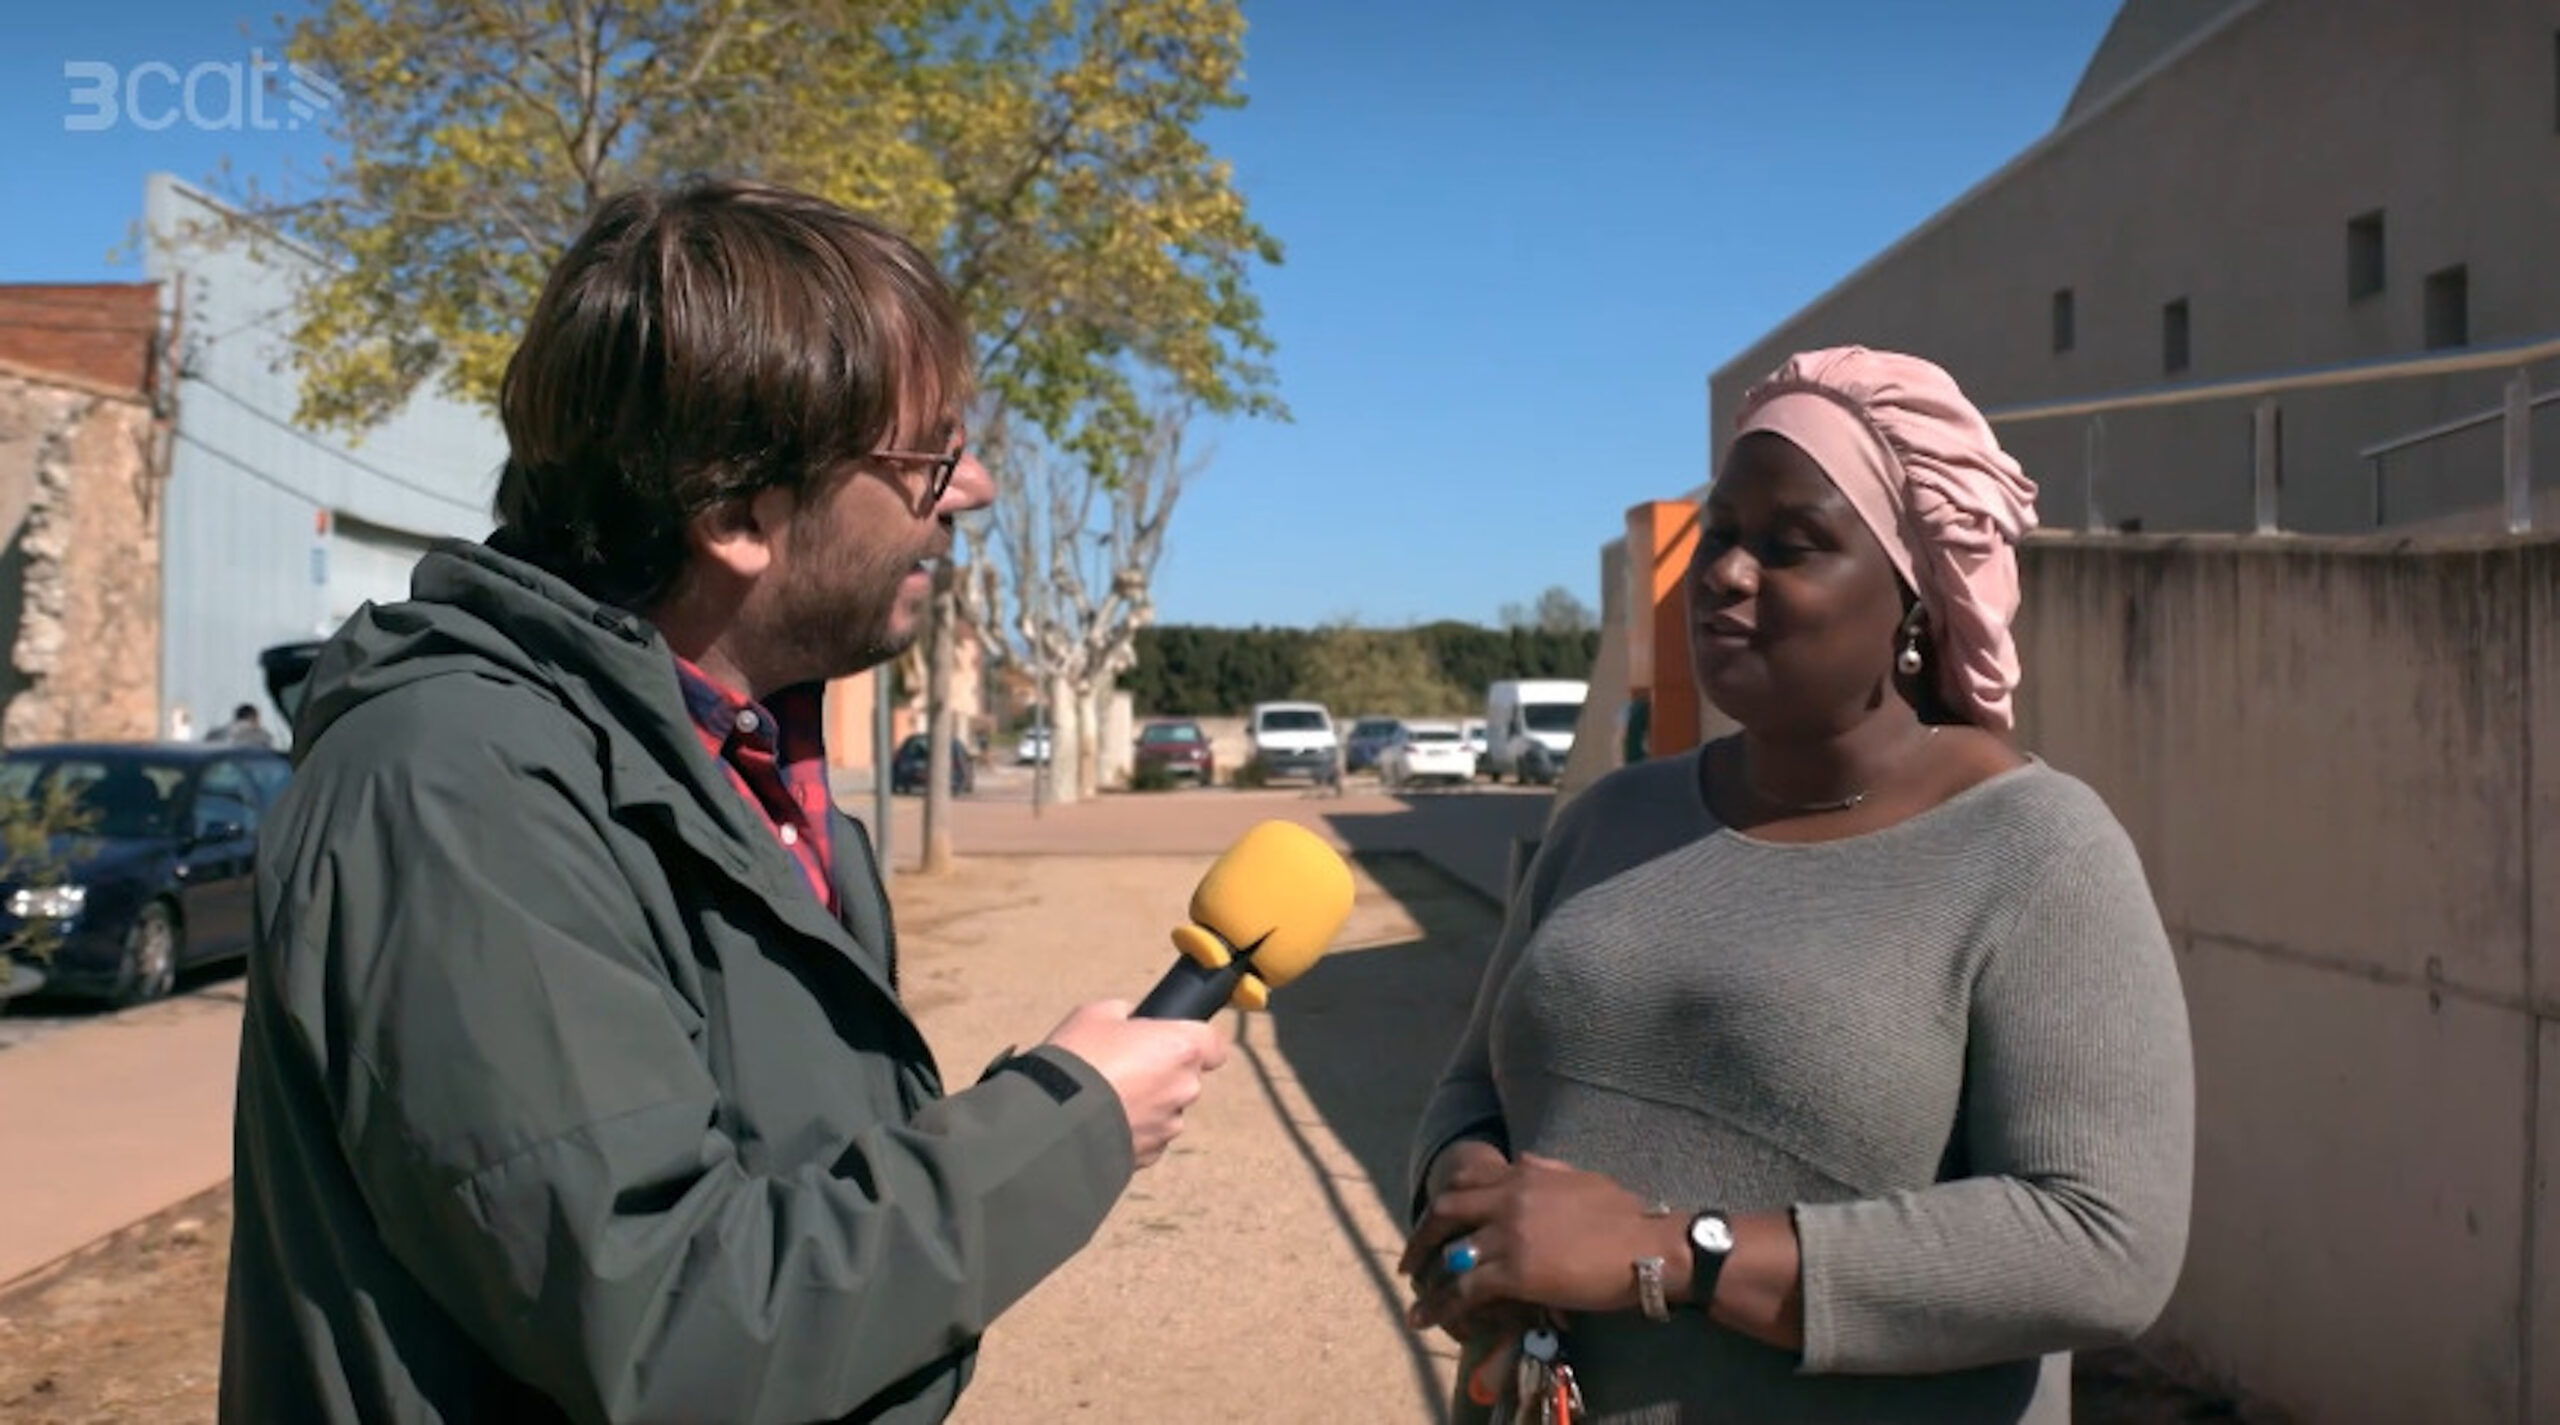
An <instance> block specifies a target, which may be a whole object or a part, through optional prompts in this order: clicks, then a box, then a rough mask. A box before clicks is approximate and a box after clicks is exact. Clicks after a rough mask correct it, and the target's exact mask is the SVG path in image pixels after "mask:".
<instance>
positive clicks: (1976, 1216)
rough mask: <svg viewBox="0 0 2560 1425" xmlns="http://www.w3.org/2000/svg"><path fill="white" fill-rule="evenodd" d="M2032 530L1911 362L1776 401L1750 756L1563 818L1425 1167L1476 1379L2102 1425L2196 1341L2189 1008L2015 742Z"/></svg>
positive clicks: (1740, 751)
mask: <svg viewBox="0 0 2560 1425" xmlns="http://www.w3.org/2000/svg"><path fill="white" fill-rule="evenodd" d="M2034 495H2035V487H2034V486H2033V484H2031V483H2030V482H2029V481H2028V480H2027V479H2026V478H2025V476H2024V474H2023V473H2022V472H2021V471H2020V470H2019V468H2018V465H2017V463H2016V462H2015V461H2014V460H2012V459H2011V458H2010V457H2009V456H2008V455H2007V454H2006V453H2005V452H2003V451H2002V450H2001V449H2000V446H1999V444H1998V442H1997V440H1996V439H1995V438H1994V437H1993V435H1992V433H1991V429H1990V426H1989V424H1988V423H1987V422H1985V421H1984V420H1983V418H1982V416H1981V414H1980V413H1979V412H1978V411H1976V410H1975V409H1974V408H1973V406H1972V404H1971V403H1970V402H1969V401H1967V400H1966V398H1965V397H1964V395H1963V393H1962V392H1960V391H1959V390H1958V389H1957V388H1956V385H1955V383H1954V381H1953V380H1952V379H1951V378H1949V377H1948V375H1947V374H1946V373H1945V372H1944V371H1942V370H1940V369H1939V368H1938V367H1936V366H1934V365H1932V364H1930V363H1928V362H1926V361H1922V360H1919V359H1917V358H1915V357H1910V356H1903V355H1898V354H1894V353H1889V352H1878V351H1869V350H1866V349H1863V348H1857V347H1847V348H1838V349H1833V350H1826V351H1816V352H1808V353H1805V354H1802V355H1799V356H1797V357H1795V358H1793V359H1791V360H1789V361H1788V362H1787V363H1786V365H1785V366H1783V367H1781V368H1780V369H1779V370H1778V371H1777V372H1776V373H1775V374H1774V375H1773V376H1772V377H1771V378H1770V379H1769V380H1767V381H1765V382H1763V383H1762V384H1761V385H1759V386H1758V387H1756V388H1754V389H1753V390H1752V391H1751V392H1750V393H1749V394H1748V395H1747V396H1746V397H1745V399H1744V401H1743V405H1742V410H1741V412H1740V416H1739V420H1738V422H1737V434H1736V439H1735V441H1734V444H1733V446H1732V448H1731V451H1730V452H1729V454H1728V456H1727V458H1726V461H1725V464H1724V466H1723V468H1722V470H1721V471H1720V473H1719V474H1718V476H1717V479H1716V481H1715V483H1714V484H1713V486H1712V487H1711V488H1710V490H1709V493H1708V495H1707V499H1706V502H1705V505H1704V507H1703V510H1702V524H1701V531H1700V535H1699V539H1698V543H1697V550H1696V554H1695V556H1694V558H1693V559H1692V561H1691V564H1690V569H1689V576H1688V577H1689V588H1688V592H1689V605H1690V611H1691V624H1690V657H1691V660H1692V664H1693V670H1694V673H1695V675H1696V678H1697V681H1698V685H1699V688H1700V690H1701V691H1702V693H1703V694H1704V695H1705V696H1706V698H1707V699H1708V700H1709V701H1710V702H1712V703H1713V704H1714V705H1715V706H1716V707H1717V708H1718V709H1720V710H1722V711H1723V712H1724V713H1725V714H1726V715H1727V716H1728V717H1730V718H1732V719H1733V721H1734V722H1735V723H1737V724H1738V725H1739V726H1740V728H1741V732H1740V733H1739V734H1738V735H1736V736H1732V737H1728V738H1724V739H1722V740H1720V741H1717V742H1714V743H1711V744H1709V745H1708V746H1706V747H1704V748H1702V749H1700V750H1698V751H1696V752H1693V753H1690V754H1688V755H1686V756H1680V757H1664V758H1657V759H1655V760H1652V761H1649V762H1644V763H1639V764H1637V765H1635V766H1631V767H1626V768H1622V769H1620V770H1619V771H1617V772H1615V773H1613V774H1611V775H1610V776H1609V777H1608V778H1606V779H1604V780H1603V781H1601V782H1600V783H1599V784H1597V785H1596V786H1594V787H1592V788H1591V789H1590V790H1589V791H1588V792H1586V793H1584V794H1583V795H1582V796H1581V797H1579V798H1577V799H1576V800H1575V801H1574V802H1572V803H1571V804H1569V805H1568V806H1567V807H1566V808H1565V809H1564V810H1563V811H1562V812H1561V813H1560V814H1559V815H1558V817H1557V819H1556V824H1555V825H1554V826H1553V827H1552V828H1551V829H1550V831H1549V833H1548V835H1547V837H1546V839H1545V843H1544V845H1543V847H1542V848H1541V850H1540V852H1539V855H1538V856H1537V858H1536V859H1535V861H1534V862H1533V863H1532V865H1531V866H1530V868H1529V871H1528V874H1527V875H1526V877H1524V880H1523V884H1522V887H1521V889H1520V892H1519V894H1518V896H1517V897H1516V899H1515V902H1514V904H1513V905H1512V907H1511V913H1510V917H1509V920H1508V922H1507V924H1506V925H1505V928H1504V932H1503V935H1502V938H1501V940H1500V942H1499V943H1498V945H1497V946H1496V948H1495V952H1494V956H1493V959H1492V962H1491V964H1490V965H1489V966H1488V967H1487V970H1486V974H1485V979H1484V984H1483V988H1482V989H1481V991H1480V992H1479V994H1478V996H1477V1000H1476V1005H1475V1009H1474V1012H1473V1014H1472V1016H1471V1018H1470V1022H1469V1024H1468V1027H1467V1031H1466V1034H1465V1036H1464V1038H1463V1040H1462V1041H1461V1042H1460V1045H1459V1047H1458V1050H1457V1053H1456V1055H1455V1057H1454V1058H1453V1060H1452V1062H1451V1064H1450V1066H1449V1068H1448V1070H1447V1072H1446V1073H1445V1074H1444V1075H1443V1077H1442V1080H1441V1083H1440V1085H1439V1088H1438V1090H1437V1092H1436V1093H1435V1094H1434V1096H1433V1098H1432V1100H1431V1102H1430V1105H1429V1107H1428V1108H1427V1109H1426V1110H1425V1113H1424V1117H1423V1122H1422V1125H1421V1127H1420V1130H1419V1133H1418V1135H1417V1142H1416V1144H1415V1158H1414V1164H1415V1181H1416V1183H1417V1185H1418V1186H1417V1194H1416V1207H1417V1213H1418V1219H1419V1220H1418V1222H1417V1224H1416V1226H1415V1228H1414V1232H1413V1236H1412V1239H1411V1241H1410V1242H1409V1243H1408V1245H1407V1248H1406V1255H1405V1262H1404V1270H1405V1271H1406V1272H1407V1273H1408V1275H1411V1276H1413V1277H1415V1278H1416V1280H1417V1284H1418V1288H1419V1299H1418V1300H1417V1302H1416V1305H1415V1307H1414V1310H1413V1317H1412V1319H1413V1321H1414V1324H1415V1325H1417V1326H1418V1327H1434V1326H1438V1327H1445V1328H1447V1329H1449V1330H1450V1331H1452V1333H1453V1334H1456V1335H1458V1336H1459V1337H1460V1339H1461V1340H1463V1341H1465V1342H1466V1343H1467V1345H1468V1350H1467V1352H1466V1354H1465V1363H1466V1366H1467V1368H1468V1371H1469V1373H1470V1374H1471V1375H1473V1376H1475V1377H1476V1379H1477V1380H1478V1381H1480V1382H1481V1381H1494V1382H1497V1383H1499V1384H1504V1385H1507V1384H1508V1383H1509V1381H1510V1379H1511V1370H1510V1368H1509V1367H1508V1366H1507V1365H1506V1364H1504V1363H1503V1361H1502V1359H1501V1353H1502V1352H1504V1351H1505V1350H1507V1349H1508V1348H1509V1343H1512V1342H1516V1341H1517V1340H1518V1339H1519V1331H1520V1328H1521V1327H1522V1326H1523V1325H1524V1324H1527V1323H1529V1322H1530V1321H1532V1320H1534V1319H1535V1318H1537V1317H1540V1316H1545V1317H1547V1318H1549V1319H1551V1320H1555V1321H1557V1322H1560V1323H1561V1324H1562V1326H1563V1328H1564V1331H1563V1336H1564V1351H1565V1355H1566V1358H1567V1359H1568V1360H1569V1361H1570V1363H1571V1365H1572V1366H1573V1371H1574V1378H1575V1382H1576V1384H1577V1385H1578V1386H1579V1388H1580V1390H1581V1393H1582V1396H1583V1400H1584V1403H1585V1407H1586V1411H1587V1413H1586V1415H1585V1416H1584V1417H1583V1418H1586V1419H1588V1420H1592V1421H1674V1420H1701V1419H1715V1420H1745V1421H1760V1420H1786V1421H1884V1420H1892V1421H1914V1420H1927V1421H2038V1422H2048V1421H2063V1420H2067V1419H2069V1417H2070V1379H2069V1376H2070V1372H2069V1357H2068V1355H2067V1353H2068V1352H2070V1351H2073V1350H2077V1349H2082V1348H2087V1347H2093V1346H2100V1345H2105V1344H2109V1343H2114V1342H2121V1341H2124V1340H2126V1339H2127V1338H2130V1337H2132V1336H2133V1335H2135V1334H2136V1333H2137V1332H2139V1331H2141V1330H2142V1329H2143V1328H2144V1327H2146V1326H2147V1325H2148V1324H2149V1323H2150V1322H2151V1320H2152V1319H2153V1318H2154V1317H2155V1316H2156V1315H2157V1313H2158V1312H2159V1310H2160V1308H2161V1306H2162V1304H2163V1303H2164V1302H2165V1300H2166V1299H2167V1297H2168V1294H2169V1290H2170V1287H2171V1286H2172V1285H2173V1284H2174V1282H2175V1281H2176V1278H2177V1273H2178V1267H2179V1264H2180V1261H2181V1259H2182V1257H2183V1254H2184V1251H2185V1244H2186V1230H2187V1198H2188V1185H2189V1175H2190V1164H2191V1160H2192V1154H2193V1115H2194V1087H2193V1077H2192V1067H2191V1064H2190V1059H2189V1050H2188V1040H2187V1023H2186V1013H2185V1007H2184V1001H2183V999H2182V997H2181V995H2180V991H2179V986H2178V979H2177V971H2176V967H2175V965H2174V964H2173V963H2172V959H2171V954H2170V950H2169V946H2168V943H2167V937H2166V935H2165V934H2164V933H2163V930H2162V928H2161V924H2160V918H2159V914H2158V912H2157V910H2156V909H2155V907H2154V906H2153V904H2152V900H2151V897H2150V893H2149V890H2148V887H2147V885H2146V883H2145V881H2144V878H2143V872H2142V867H2141V864H2140V862H2139V860H2138V859H2137V857H2136V855H2135V853H2134V850H2133V847H2132V844H2131V842H2130V841H2129V840H2128V839H2127V837H2126V836H2125V834H2124V831H2123V829H2122V828H2121V827H2120V826H2119V825H2118V824H2117V822H2116V820H2115V819H2114V817H2113V816H2111V815H2110V814H2109V812H2108V811H2107V808H2106V806H2105V805H2104V804H2103V803H2102V802H2101V801H2100V800H2099V799H2098V797H2097V796H2096V795H2095V794H2094V793H2092V792H2091V791H2090V790H2089V789H2088V788H2087V787H2085V786H2084V785H2082V784H2081V783H2080V782H2078V781H2076V780H2074V779H2073V778H2071V777H2069V776H2067V775H2065V774H2063V773H2061V772H2059V771H2056V770H2055V769H2053V768H2052V767H2049V766H2047V765H2045V764H2044V763H2042V762H2041V761H2038V760H2036V759H2035V758H2033V757H2030V756H2023V755H2021V754H2020V753H2018V752H2017V751H2015V750H2013V749H2012V748H2011V746H2010V745H2009V742H2008V741H2007V738H2006V734H2007V732H2008V731H2009V729H2010V727H2011V723H2012V715H2011V707H2010V694H2011V692H2012V690H2013V689H2014V688H2015V686H2016V684H2017V680H2018V662H2017V655H2016V652H2015V647H2014V645H2013V643H2012V642H2011V639H2010V634H2009V624H2010V620H2011V618H2012V617H2013V616H2014V614H2015V612H2016V609H2017V603H2018V582H2017V566H2016V554H2015V551H2014V549H2013V547H2012V546H2013V544H2014V542H2015V541H2016V539H2017V538H2018V537H2019V535H2020V534H2022V533H2023V532H2024V530H2025V529H2027V528H2028V527H2030V526H2031V525H2032V523H2033V521H2034V510H2033V503H2032V502H2033V500H2034ZM1488 1358H1492V1360H1493V1364H1492V1366H1491V1368H1489V1369H1483V1370H1479V1369H1478V1367H1479V1366H1480V1365H1481V1364H1482V1363H1484V1362H1486V1361H1487V1360H1488ZM1464 1393H1465V1392H1464V1390H1463V1388H1462V1395H1463V1394H1464ZM1477 1403H1478V1404H1479V1405H1481V1404H1482V1403H1483V1400H1482V1397H1481V1396H1480V1395H1479V1396H1478V1397H1477ZM1503 1404H1504V1406H1505V1408H1508V1404H1509V1402H1508V1401H1507V1400H1506V1401H1504V1402H1503ZM1462 1408H1463V1407H1462Z"/></svg>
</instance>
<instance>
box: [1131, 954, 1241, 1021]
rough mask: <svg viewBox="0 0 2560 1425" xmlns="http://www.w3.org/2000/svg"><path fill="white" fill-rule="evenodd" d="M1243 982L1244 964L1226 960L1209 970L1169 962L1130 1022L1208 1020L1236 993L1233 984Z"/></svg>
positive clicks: (1184, 960) (1191, 963) (1196, 963)
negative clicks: (1167, 967) (1162, 976)
mask: <svg viewBox="0 0 2560 1425" xmlns="http://www.w3.org/2000/svg"><path fill="white" fill-rule="evenodd" d="M1243 978H1244V960H1243V959H1242V958H1241V957H1238V958H1236V959H1232V960H1229V961H1228V962H1227V963H1226V964H1225V965H1223V966H1220V967H1219V968H1217V969H1215V970H1212V969H1210V968H1208V967H1207V966H1205V965H1202V964H1201V963H1200V962H1199V961H1197V960H1194V959H1192V958H1190V957H1189V956H1184V957H1183V958H1182V959H1179V960H1176V961H1174V962H1173V968H1172V969H1170V970H1167V971H1165V972H1164V978H1163V979H1161V980H1158V981H1156V987H1155V988H1154V989H1152V990H1149V991H1147V997H1146V998H1145V999H1142V1000H1140V1001H1138V1007H1137V1009H1136V1010H1134V1011H1132V1012H1131V1013H1130V1016H1129V1017H1130V1018H1132V1019H1208V1018H1210V1017H1212V1016H1214V1015H1215V1014H1217V1012H1218V1011H1219V1010H1221V1009H1224V1008H1226V1006H1227V1001H1228V999H1229V998H1231V997H1232V996H1233V995H1234V994H1235V992H1236V982H1237V981H1239V980H1241V979H1243Z"/></svg>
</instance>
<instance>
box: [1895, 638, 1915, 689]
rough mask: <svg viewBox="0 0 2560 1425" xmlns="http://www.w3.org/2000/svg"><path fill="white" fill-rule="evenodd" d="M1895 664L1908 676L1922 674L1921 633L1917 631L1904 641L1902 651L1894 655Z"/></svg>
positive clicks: (1912, 676) (1898, 669) (1903, 674)
mask: <svg viewBox="0 0 2560 1425" xmlns="http://www.w3.org/2000/svg"><path fill="white" fill-rule="evenodd" d="M1893 666H1894V668H1895V669H1896V670H1897V671H1899V672H1900V673H1901V674H1902V676H1904V677H1906V678H1917V677H1919V676H1920V635H1918V634H1916V633H1915V634H1912V635H1910V636H1909V637H1907V638H1905V639H1904V640H1903V641H1902V651H1901V652H1900V653H1897V654H1895V655H1894V656H1893Z"/></svg>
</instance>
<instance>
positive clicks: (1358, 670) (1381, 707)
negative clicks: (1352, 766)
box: [1299, 623, 1468, 717]
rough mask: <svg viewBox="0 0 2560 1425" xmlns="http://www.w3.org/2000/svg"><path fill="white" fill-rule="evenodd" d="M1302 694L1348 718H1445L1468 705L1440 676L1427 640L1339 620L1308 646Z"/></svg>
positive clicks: (1300, 685)
mask: <svg viewBox="0 0 2560 1425" xmlns="http://www.w3.org/2000/svg"><path fill="white" fill-rule="evenodd" d="M1299 688H1300V693H1299V696H1301V697H1304V698H1306V699H1308V700H1310V701H1312V702H1319V703H1322V704H1324V705H1325V706H1326V707H1328V708H1331V709H1333V711H1334V712H1335V713H1336V714H1337V715H1339V716H1344V717H1357V716H1359V715H1361V714H1363V713H1380V714H1384V715H1387V716H1391V717H1437V716H1445V715H1447V714H1449V713H1452V712H1455V711H1457V710H1458V709H1460V708H1463V707H1465V706H1466V705H1467V703H1468V698H1467V696H1466V695H1465V694H1464V693H1461V692H1460V691H1458V689H1457V688H1455V687H1454V686H1452V685H1451V684H1450V683H1449V681H1448V680H1447V679H1446V678H1444V677H1442V676H1441V674H1440V669H1439V666H1438V665H1437V664H1436V663H1434V662H1433V661H1432V657H1431V651H1430V650H1429V649H1428V648H1426V647H1424V646H1423V643H1422V640H1420V639H1419V638H1416V637H1415V636H1414V635H1413V634H1411V633H1410V632H1407V631H1405V630H1402V629H1368V628H1357V627H1354V626H1352V625H1351V624H1349V623H1336V624H1333V625H1331V626H1329V627H1326V628H1324V629H1321V630H1319V631H1318V632H1317V633H1316V636H1315V638H1314V639H1313V641H1312V642H1310V644H1309V645H1308V647H1307V650H1306V653H1305V655H1304V663H1303V666H1302V668H1301V670H1300V674H1299Z"/></svg>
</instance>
